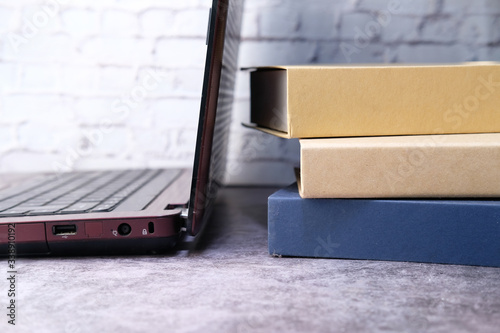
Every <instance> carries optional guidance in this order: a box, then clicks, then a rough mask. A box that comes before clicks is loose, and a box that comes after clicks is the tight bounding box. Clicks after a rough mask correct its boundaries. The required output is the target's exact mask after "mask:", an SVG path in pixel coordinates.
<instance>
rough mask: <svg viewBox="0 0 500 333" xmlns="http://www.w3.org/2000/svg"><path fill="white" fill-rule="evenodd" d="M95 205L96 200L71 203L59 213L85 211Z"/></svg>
mask: <svg viewBox="0 0 500 333" xmlns="http://www.w3.org/2000/svg"><path fill="white" fill-rule="evenodd" d="M96 205H97V202H79V203H77V204H74V205H71V206H69V207H67V208H64V209H63V210H62V211H61V213H62V214H69V213H72V214H74V213H85V212H86V211H88V210H90V209H91V208H93V207H95V206H96Z"/></svg>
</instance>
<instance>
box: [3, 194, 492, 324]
mask: <svg viewBox="0 0 500 333" xmlns="http://www.w3.org/2000/svg"><path fill="white" fill-rule="evenodd" d="M273 191H274V189H271V188H226V189H223V190H222V192H221V195H220V196H219V199H218V201H217V205H216V208H215V210H214V214H213V216H212V220H211V222H210V224H209V225H208V229H207V232H206V233H205V234H204V235H203V238H202V239H201V241H200V244H199V246H198V248H197V249H196V250H195V251H187V250H179V251H176V252H175V253H172V254H169V255H160V256H133V257H86V258H83V257H73V258H36V259H19V260H18V262H17V266H18V281H17V291H18V295H17V311H18V312H17V320H16V326H15V327H13V326H11V325H8V324H7V319H8V318H7V317H6V313H7V310H6V303H7V293H6V289H7V284H6V281H5V280H6V279H5V278H4V279H2V284H1V285H0V287H1V288H2V289H1V293H0V295H1V296H0V303H1V307H2V309H3V310H2V313H4V314H3V315H2V316H0V318H2V319H1V322H0V332H65V333H80V332H499V331H500V330H499V328H500V269H498V268H488V267H468V266H452V265H432V264H419V263H404V262H377V261H363V260H357V261H356V260H333V259H307V258H275V257H272V256H270V255H269V254H268V253H267V225H266V202H267V196H268V195H269V194H271V193H272V192H273ZM0 265H1V263H0ZM6 266H7V265H6V263H5V267H6ZM5 271H7V269H6V268H5ZM5 274H6V273H5Z"/></svg>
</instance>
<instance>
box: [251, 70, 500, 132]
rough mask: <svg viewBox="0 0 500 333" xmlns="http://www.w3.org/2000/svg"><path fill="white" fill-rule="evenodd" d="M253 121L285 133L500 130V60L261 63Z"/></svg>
mask: <svg viewBox="0 0 500 333" xmlns="http://www.w3.org/2000/svg"><path fill="white" fill-rule="evenodd" d="M251 122H252V123H254V124H256V125H257V126H259V127H262V129H263V130H264V131H266V132H269V133H272V134H274V135H278V136H280V137H285V138H320V137H345V136H377V135H408V134H410V135H415V134H445V133H487V132H500V64H499V63H495V62H475V63H473V62H471V63H463V64H441V65H388V64H382V65H356V66H354V65H346V66H278V67H260V68H256V69H254V70H253V71H252V73H251Z"/></svg>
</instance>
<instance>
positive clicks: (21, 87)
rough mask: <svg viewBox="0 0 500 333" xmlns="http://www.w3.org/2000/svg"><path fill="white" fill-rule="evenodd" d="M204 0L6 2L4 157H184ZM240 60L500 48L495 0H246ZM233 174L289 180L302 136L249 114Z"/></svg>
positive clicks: (195, 96) (192, 127) (92, 162)
mask: <svg viewBox="0 0 500 333" xmlns="http://www.w3.org/2000/svg"><path fill="white" fill-rule="evenodd" d="M210 2H211V1H210V0H184V1H174V0H143V1H134V0H121V1H120V0H75V1H66V0H51V1H48V0H19V1H1V2H0V36H1V39H0V171H1V172H15V171H54V170H56V171H57V170H61V169H64V170H67V169H93V168H100V167H102V168H124V167H168V166H174V167H186V166H190V165H191V163H192V161H193V153H194V151H193V150H194V144H195V138H196V126H197V115H198V112H199V98H200V93H201V86H202V76H203V66H204V56H205V50H206V48H205V33H206V27H207V19H208V8H209V6H210ZM242 37H243V40H242V44H241V49H240V59H239V60H240V63H239V66H240V67H248V66H260V65H274V64H308V63H313V64H314V63H349V62H351V63H356V62H450V61H469V60H497V61H499V60H500V2H499V1H497V0H478V1H474V2H472V1H468V0H337V1H331V0H310V1H296V0H247V3H246V5H245V13H244V21H243V29H242ZM248 79H249V78H248V73H247V72H240V73H238V75H237V82H236V98H235V103H234V112H233V123H232V126H231V140H230V150H229V157H228V168H227V169H228V171H227V181H228V182H229V183H233V184H256V183H282V184H284V183H288V182H291V181H293V171H292V166H294V165H296V164H298V152H299V146H298V142H297V141H296V140H289V141H287V140H282V139H278V138H274V137H270V136H267V135H264V134H262V133H259V132H255V131H251V130H248V129H246V128H243V127H242V126H241V123H242V122H248V119H249V115H248V112H249V83H248Z"/></svg>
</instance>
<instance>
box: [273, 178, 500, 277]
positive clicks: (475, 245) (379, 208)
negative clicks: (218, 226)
mask: <svg viewBox="0 0 500 333" xmlns="http://www.w3.org/2000/svg"><path fill="white" fill-rule="evenodd" d="M268 231H269V253H270V254H272V255H277V256H297V257H316V258H344V259H368V260H393V261H414V262H425V263H444V264H459V265H480V266H495V267H500V201H498V200H470V199H467V200H448V199H446V200H428V199H411V200H408V199H401V200H399V199H391V200H387V199H302V198H301V197H300V196H299V193H298V190H297V185H296V184H294V185H291V186H289V187H287V188H284V189H282V190H279V191H278V192H276V193H274V194H272V195H271V196H270V197H269V199H268Z"/></svg>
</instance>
